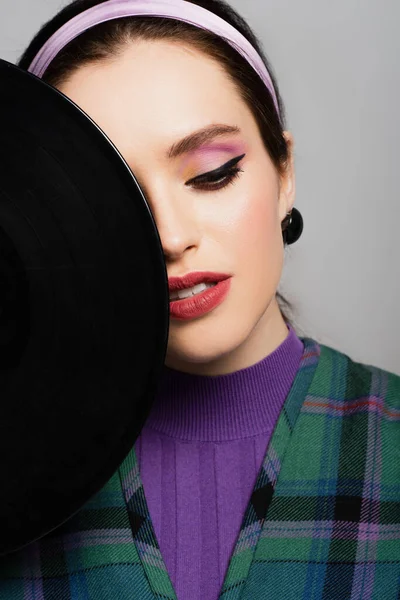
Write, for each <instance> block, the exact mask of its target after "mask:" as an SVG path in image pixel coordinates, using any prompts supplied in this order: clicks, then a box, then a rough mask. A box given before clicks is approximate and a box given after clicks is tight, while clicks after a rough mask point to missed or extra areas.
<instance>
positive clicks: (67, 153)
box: [0, 60, 169, 554]
mask: <svg viewBox="0 0 400 600" xmlns="http://www.w3.org/2000/svg"><path fill="white" fill-rule="evenodd" d="M168 322H169V300H168V281H167V273H166V268H165V263H164V257H163V252H162V247H161V243H160V238H159V235H158V231H157V228H156V226H155V222H154V219H153V216H152V214H151V211H150V208H149V206H148V203H147V201H146V199H145V197H144V195H143V193H142V191H141V189H140V188H139V185H138V184H137V182H136V180H135V178H134V175H133V173H132V171H131V170H130V169H129V167H128V166H127V164H126V163H125V161H124V160H123V158H122V157H121V155H120V154H119V153H118V151H117V150H116V148H115V147H114V146H113V145H112V143H111V142H110V140H109V139H108V138H107V137H106V136H105V134H104V133H103V132H102V131H101V129H100V128H99V127H98V126H97V125H96V124H95V123H94V122H93V121H92V120H91V119H90V118H89V117H88V116H87V115H86V114H85V113H84V112H83V111H81V110H80V109H79V108H78V107H77V106H76V105H75V104H74V103H73V102H71V101H70V100H68V99H67V98H66V97H65V96H63V95H62V94H61V93H60V92H58V91H57V90H55V89H54V88H52V87H51V86H48V85H47V84H45V83H44V82H42V81H41V80H40V79H38V78H36V77H35V76H34V75H31V74H29V73H27V72H25V71H22V70H21V69H19V68H18V67H16V66H14V65H12V64H10V63H7V62H5V61H2V60H0V554H6V553H9V552H12V551H14V550H17V549H19V548H20V547H22V546H24V545H26V544H28V543H29V542H31V541H34V540H35V539H38V538H40V537H42V536H43V535H45V534H46V533H48V532H50V531H51V530H53V529H54V528H56V527H57V526H59V525H61V524H62V523H63V522H64V521H65V520H67V519H68V518H70V517H71V516H72V515H73V514H74V513H75V512H76V511H78V510H79V509H80V508H81V507H82V506H83V505H84V504H85V502H87V501H88V500H89V499H90V497H91V496H92V495H94V494H95V493H96V492H97V491H99V490H100V489H101V487H102V486H103V485H105V483H106V482H107V480H108V479H109V478H110V477H111V476H112V474H113V473H114V472H115V470H116V469H117V468H118V466H119V464H120V463H121V462H122V460H123V459H124V457H125V456H126V454H127V453H128V451H129V450H130V448H131V447H132V446H133V444H134V442H135V441H136V439H137V437H138V435H139V433H140V430H141V428H142V426H143V424H144V421H145V419H146V418H147V416H148V414H149V411H150V409H151V405H152V401H153V398H154V395H155V391H156V386H157V383H158V380H159V377H160V375H161V370H162V367H163V364H164V359H165V353H166V346H167V340H168Z"/></svg>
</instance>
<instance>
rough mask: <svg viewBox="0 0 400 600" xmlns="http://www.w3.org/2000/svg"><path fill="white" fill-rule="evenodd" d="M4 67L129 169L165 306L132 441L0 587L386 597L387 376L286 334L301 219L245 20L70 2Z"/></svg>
mask: <svg viewBox="0 0 400 600" xmlns="http://www.w3.org/2000/svg"><path fill="white" fill-rule="evenodd" d="M19 64H20V66H21V67H23V68H25V69H28V70H30V71H31V72H33V73H35V74H36V75H38V76H39V77H42V78H43V79H44V80H45V81H47V82H48V83H50V84H52V85H53V86H55V87H57V88H58V89H59V90H61V91H62V92H63V93H64V94H65V95H67V96H68V97H70V98H71V99H72V100H73V101H74V102H76V103H77V104H78V105H79V106H80V107H81V108H82V109H83V110H84V111H85V112H86V113H87V114H88V115H89V116H90V117H92V118H93V119H94V120H95V121H96V122H97V123H98V124H99V126H100V127H101V128H102V129H103V130H104V132H105V133H106V134H107V135H108V136H109V138H110V139H111V140H112V142H113V143H114V144H115V146H116V147H117V148H118V149H119V151H120V152H121V154H122V156H123V157H124V159H125V160H126V162H127V163H128V164H129V166H130V167H131V169H132V171H133V172H134V174H135V176H136V178H137V180H138V182H139V184H140V185H141V187H142V189H143V191H144V193H145V195H146V197H147V200H148V202H149V205H150V207H151V210H152V212H153V215H154V217H155V220H156V224H157V227H158V230H159V234H160V238H161V241H162V245H163V250H164V255H165V261H166V265H167V270H168V276H169V284H170V291H171V298H170V299H171V303H170V314H171V320H170V335H169V340H168V350H167V357H166V362H165V369H164V373H163V376H162V379H161V381H160V386H159V391H158V395H157V398H156V400H155V403H154V406H153V409H152V412H151V415H150V416H149V418H148V420H147V422H146V425H145V427H144V429H143V431H142V433H141V435H140V437H139V438H138V440H137V442H136V444H135V447H134V448H132V451H131V452H130V454H129V455H128V456H127V458H126V459H125V461H124V462H123V464H122V465H121V466H120V468H119V469H118V471H117V472H116V473H115V475H114V476H113V477H112V479H111V480H110V481H109V482H108V483H107V485H106V486H105V487H104V488H103V489H102V490H101V491H100V492H99V494H97V495H96V496H95V497H94V498H92V499H91V500H90V502H88V503H87V505H85V507H84V508H83V509H82V510H81V511H80V512H79V513H78V514H77V515H76V516H75V517H73V518H72V519H70V520H69V521H68V522H67V523H66V524H65V525H63V526H62V527H60V528H58V529H57V530H56V531H54V532H52V533H51V534H49V535H47V536H46V537H44V538H42V539H41V540H38V541H37V542H35V543H32V544H30V545H29V546H27V547H26V548H24V549H23V550H21V551H19V552H17V553H15V554H13V555H10V556H8V557H5V558H3V559H2V560H1V561H0V598H1V599H2V600H3V599H7V600H17V599H18V600H31V599H35V600H36V599H37V600H39V599H45V600H61V599H73V600H78V599H79V600H83V599H85V600H86V599H90V600H103V599H104V600H105V599H107V600H110V599H114V598H115V599H118V600H128V599H129V600H133V599H153V598H164V599H172V598H178V600H189V599H190V600H217V599H218V598H221V599H224V600H228V599H229V600H233V599H239V598H240V599H241V600H244V599H246V600H250V599H251V600H257V599H259V598H260V599H261V598H268V599H269V600H275V599H277V598H285V600H294V599H296V600H297V599H300V598H303V599H313V600H316V599H321V600H322V599H324V600H331V599H337V600H345V599H349V600H350V599H351V600H356V599H357V600H361V599H362V600H365V599H374V600H377V599H382V600H383V599H384V600H395V599H397V600H398V598H399V594H400V460H399V458H400V450H399V448H400V444H399V442H400V439H399V438H400V435H399V420H400V377H398V376H396V375H394V374H392V373H389V372H387V371H384V370H381V369H378V368H376V367H373V366H368V365H362V364H360V363H355V362H354V361H352V360H351V359H350V358H349V357H348V356H346V355H345V354H342V353H340V352H338V351H336V350H334V349H332V348H329V347H327V346H324V345H322V344H319V343H318V342H317V341H315V340H312V339H310V338H299V337H298V336H297V335H296V333H295V331H294V328H293V327H292V325H291V324H290V322H289V320H288V318H287V317H286V315H285V313H284V311H283V309H282V306H281V305H280V304H279V302H278V300H280V301H281V304H282V302H283V301H284V299H283V298H282V297H281V296H280V295H279V294H278V293H277V288H278V285H279V281H280V277H281V273H282V267H283V260H284V248H285V244H287V243H293V242H294V241H296V240H297V239H298V237H299V236H300V234H301V231H302V219H301V215H300V213H299V212H298V211H296V209H295V208H294V199H295V175H294V165H293V138H292V136H291V134H290V133H289V132H288V131H286V130H285V127H284V123H285V119H284V110H283V104H282V101H281V98H280V95H279V91H278V87H277V83H276V80H275V78H274V77H273V75H272V73H271V68H270V66H269V64H268V62H267V60H266V59H265V57H264V55H263V52H262V50H261V48H260V45H259V43H258V42H257V39H256V38H255V36H254V34H253V33H252V32H251V31H250V29H249V27H248V26H247V25H246V23H245V22H244V21H243V19H241V18H240V17H239V16H238V15H237V14H236V13H235V12H234V11H233V10H232V9H231V8H229V6H228V5H226V4H225V3H224V2H222V1H221V0H196V1H190V2H188V1H184V0H159V1H155V2H139V1H135V0H107V1H103V2H101V1H99V0H76V1H75V2H73V3H72V4H70V5H68V6H67V7H66V8H64V9H63V10H62V11H61V12H60V13H59V14H58V15H57V16H56V17H54V19H52V20H51V21H50V22H49V23H47V24H46V25H45V26H44V27H43V29H42V30H41V31H40V32H39V33H38V34H37V36H36V37H35V38H34V40H33V41H32V42H31V44H30V46H29V48H28V49H27V50H26V52H25V53H24V55H23V56H22V58H21V60H20V63H19ZM210 284H213V285H212V286H211V287H210ZM216 284H218V285H216ZM178 292H179V295H178ZM189 296H191V299H190V298H189V299H187V297H189ZM185 298H186V299H185Z"/></svg>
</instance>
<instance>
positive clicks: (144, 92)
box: [60, 41, 295, 375]
mask: <svg viewBox="0 0 400 600" xmlns="http://www.w3.org/2000/svg"><path fill="white" fill-rule="evenodd" d="M60 90H61V91H62V92H63V93H64V94H66V95H67V96H68V97H70V98H71V99H72V100H73V101H74V102H76V104H78V105H79V106H80V107H81V108H82V109H83V110H84V111H85V112H86V113H87V114H88V115H89V116H90V117H91V118H92V119H93V120H94V121H95V122H96V123H98V125H99V126H100V127H101V128H102V129H103V131H104V132H105V133H106V134H107V135H108V137H109V138H110V139H111V140H112V142H113V143H114V144H115V146H116V147H117V148H118V150H119V151H120V153H121V154H122V156H123V157H124V159H125V160H126V162H127V163H128V164H129V166H130V168H131V169H132V171H133V172H134V174H135V177H136V178H137V180H138V182H139V184H140V185H141V187H142V189H143V191H144V193H145V195H146V198H147V201H148V203H149V205H150V208H151V210H152V213H153V216H154V218H155V221H156V224H157V228H158V232H159V235H160V238H161V242H162V245H163V250H164V255H165V261H166V265H167V271H168V277H180V276H183V275H186V274H188V273H193V272H196V271H214V272H218V273H225V274H229V275H230V276H231V278H230V287H229V292H228V294H227V296H226V297H225V299H224V300H223V302H222V303H220V304H219V305H217V306H216V307H215V308H213V309H212V310H210V311H209V312H206V313H204V314H202V315H201V316H200V317H197V318H190V319H185V320H179V319H176V318H173V317H171V320H170V333H169V340H168V349H167V356H166V365H167V366H169V367H171V368H175V369H178V370H181V371H186V372H189V373H197V374H208V375H217V374H223V373H229V372H233V371H235V370H238V369H242V368H245V367H248V366H250V365H252V364H255V363H256V362H258V361H260V360H262V359H263V358H264V357H265V356H266V355H267V354H269V353H271V352H272V351H273V350H274V349H275V348H276V347H277V346H278V345H279V344H280V343H281V342H283V340H284V339H285V338H286V336H287V334H288V331H287V328H286V325H285V323H284V321H283V318H282V315H281V313H280V311H279V308H278V304H277V301H276V296H275V294H276V290H277V287H278V284H279V280H280V277H281V272H282V268H283V259H284V247H283V240H282V229H281V221H282V220H283V219H284V218H285V216H286V214H287V212H288V211H290V210H291V208H292V206H293V202H294V188H295V185H294V173H293V164H292V162H291V164H290V166H289V168H288V171H287V175H286V176H285V178H279V176H278V174H277V171H276V169H275V167H274V165H273V163H272V161H271V159H270V158H269V155H268V153H267V151H266V149H265V147H264V145H263V142H262V139H261V136H260V133H259V130H258V127H257V124H256V121H255V120H254V117H253V116H252V114H251V112H250V110H249V109H248V108H247V105H246V104H245V103H244V101H243V100H242V99H241V98H240V95H239V92H238V91H237V89H236V87H235V86H234V84H233V83H232V82H231V80H230V79H229V78H228V76H227V75H226V73H225V71H224V70H223V69H222V67H221V66H220V65H219V63H217V62H215V61H214V60H212V59H211V58H209V57H207V56H205V55H204V54H202V53H200V52H199V51H197V50H195V49H193V48H192V47H190V46H188V45H185V44H183V43H181V42H180V43H175V42H173V41H139V42H135V43H132V44H131V45H129V46H127V47H126V50H125V51H124V52H123V53H122V54H120V55H119V56H117V57H114V58H112V59H111V60H108V61H102V62H99V63H96V64H95V63H93V64H89V65H85V66H82V67H80V68H79V69H78V70H76V71H75V72H74V73H73V74H72V75H71V76H70V78H69V79H68V80H67V81H66V82H65V83H64V84H63V85H61V86H60ZM216 125H218V126H219V128H220V131H219V133H220V135H216V133H218V131H217V129H216ZM212 127H214V128H215V131H214V135H212V134H210V133H209V134H208V135H207V139H206V137H205V136H204V138H203V140H202V143H201V145H199V146H197V145H196V147H192V148H189V147H188V145H186V149H185V148H183V150H186V151H185V152H183V153H176V152H170V149H171V147H172V146H174V148H175V150H176V149H177V147H178V149H179V146H177V145H178V144H179V142H180V140H182V139H183V138H186V137H187V136H192V135H193V134H196V133H197V132H199V131H201V130H204V131H207V130H209V131H211V128H212ZM221 128H227V129H228V128H230V129H231V131H230V132H229V131H226V132H225V133H224V134H221ZM285 135H286V136H287V139H288V140H289V141H290V143H292V138H291V136H290V134H288V133H287V134H285ZM181 149H182V148H181ZM241 156H243V158H241V159H240V160H239V161H237V162H236V163H235V164H234V165H233V166H234V167H237V168H240V170H241V171H240V172H238V173H237V174H236V176H233V177H232V175H229V173H228V174H224V173H222V175H221V174H220V175H219V179H218V175H216V177H215V178H217V179H218V181H217V183H212V182H211V183H210V182H208V183H207V182H204V181H203V182H202V181H201V180H197V181H196V180H194V178H196V177H198V176H200V175H203V174H205V173H208V172H210V171H213V170H215V169H218V168H220V167H222V166H223V165H225V164H226V163H227V162H228V161H232V159H237V158H238V157H241Z"/></svg>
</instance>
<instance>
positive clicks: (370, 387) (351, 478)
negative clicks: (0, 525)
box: [0, 338, 400, 600]
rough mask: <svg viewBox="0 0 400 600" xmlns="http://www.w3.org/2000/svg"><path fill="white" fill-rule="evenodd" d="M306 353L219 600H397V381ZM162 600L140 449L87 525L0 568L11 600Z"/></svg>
mask: <svg viewBox="0 0 400 600" xmlns="http://www.w3.org/2000/svg"><path fill="white" fill-rule="evenodd" d="M302 341H303V343H304V352H303V356H302V360H301V364H300V368H299V370H298V372H297V374H296V378H295V380H294V383H293V386H292V388H291V390H290V393H289V395H288V397H287V398H286V401H285V404H284V407H283V409H282V411H281V414H280V416H279V419H278V422H277V425H276V427H275V430H274V433H273V436H272V438H271V441H270V444H269V446H268V449H267V452H266V455H265V458H264V461H263V465H262V467H261V469H260V472H259V475H258V478H257V482H256V485H255V487H254V490H253V494H252V497H251V501H250V503H249V505H248V507H247V510H246V513H245V515H244V519H243V522H242V527H241V531H240V534H239V536H238V539H237V542H236V546H235V549H234V552H233V554H232V557H231V560H230V563H229V568H228V570H227V573H226V576H225V581H224V584H223V587H222V590H221V594H220V597H219V600H239V598H240V600H258V599H260V600H261V599H266V598H268V600H278V599H279V600H281V599H282V598H284V599H285V600H400V423H399V421H400V377H399V376H397V375H394V374H392V373H389V372H387V371H384V370H381V369H378V368H376V367H373V366H369V365H363V364H360V363H355V362H353V361H352V360H351V359H350V358H349V357H348V356H346V355H345V354H342V353H340V352H338V351H336V350H334V349H332V348H329V347H327V346H324V345H322V344H318V343H317V342H315V341H314V340H312V339H310V338H302ZM161 598H162V599H165V600H176V596H175V593H174V590H173V586H172V584H171V581H170V579H169V576H168V574H167V571H166V568H165V565H164V562H163V559H162V556H161V554H160V549H159V546H158V543H157V540H156V537H155V534H154V530H153V526H152V523H151V519H150V515H149V512H148V508H147V504H146V500H145V495H144V490H143V486H142V482H141V479H140V473H139V470H138V464H137V461H136V455H135V452H134V449H132V451H131V452H130V453H129V455H128V456H127V457H126V459H125V461H124V462H123V463H122V465H121V466H120V468H119V469H118V471H117V472H116V473H115V474H114V476H113V477H112V478H111V479H110V481H109V482H108V483H107V485H105V486H104V488H103V489H102V490H101V491H100V492H99V493H98V494H97V495H96V496H95V497H93V498H92V499H91V500H90V502H88V503H87V504H86V505H85V507H84V508H83V509H82V510H81V511H80V512H79V513H78V514H77V515H75V516H74V517H73V518H72V519H70V520H69V521H68V522H67V523H66V524H64V525H63V526H62V527H60V528H58V529H57V530H56V531H54V532H52V533H51V534H49V535H47V536H46V537H45V538H42V539H41V540H39V541H37V542H34V543H33V544H30V545H29V546H28V547H26V548H25V549H23V550H21V551H19V552H17V553H14V554H13V555H10V556H7V557H3V558H2V559H0V599H1V600H106V599H107V600H114V599H115V600H128V599H129V600H139V599H140V600H150V599H151V600H155V599H161ZM204 600H208V599H206V598H205V599H204Z"/></svg>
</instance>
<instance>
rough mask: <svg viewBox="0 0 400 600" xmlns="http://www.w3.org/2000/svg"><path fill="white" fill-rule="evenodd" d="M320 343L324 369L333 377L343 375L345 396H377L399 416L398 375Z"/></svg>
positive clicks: (399, 393) (399, 388)
mask: <svg viewBox="0 0 400 600" xmlns="http://www.w3.org/2000/svg"><path fill="white" fill-rule="evenodd" d="M319 346H320V350H321V354H320V361H322V363H323V369H329V372H330V373H331V377H332V378H334V377H335V375H336V376H337V377H341V378H342V387H341V389H342V392H343V395H344V397H346V398H350V397H352V398H354V397H357V396H363V397H367V396H368V397H369V399H371V398H373V397H379V398H380V399H381V401H383V402H384V404H385V405H387V406H390V407H392V408H393V409H395V412H396V415H397V418H399V419H400V375H397V374H396V373H393V372H392V371H389V370H387V369H383V368H380V367H377V366H375V365H372V364H369V363H365V362H361V361H357V360H355V359H354V358H353V357H351V356H350V355H348V354H346V353H345V352H343V351H340V350H338V349H335V348H332V347H331V346H327V345H325V344H321V343H319ZM397 412H398V414H397Z"/></svg>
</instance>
